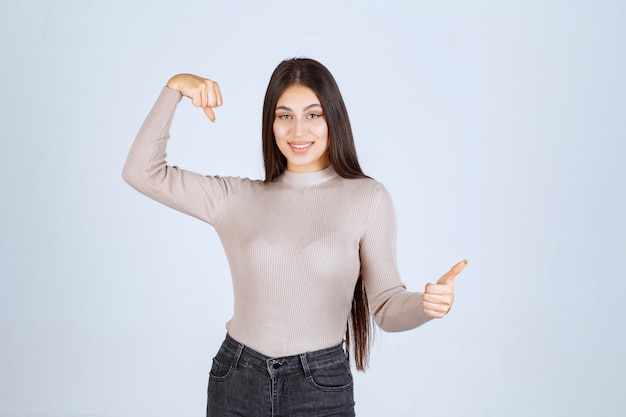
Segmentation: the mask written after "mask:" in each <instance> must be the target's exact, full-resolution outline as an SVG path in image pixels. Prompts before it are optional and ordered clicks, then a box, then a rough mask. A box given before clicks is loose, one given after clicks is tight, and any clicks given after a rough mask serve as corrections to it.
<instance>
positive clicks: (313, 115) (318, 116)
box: [309, 113, 322, 119]
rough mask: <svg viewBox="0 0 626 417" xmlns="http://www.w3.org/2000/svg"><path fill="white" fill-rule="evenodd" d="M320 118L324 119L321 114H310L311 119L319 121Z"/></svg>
mask: <svg viewBox="0 0 626 417" xmlns="http://www.w3.org/2000/svg"><path fill="white" fill-rule="evenodd" d="M320 117H322V115H321V114H315V113H311V114H309V119H319V118H320Z"/></svg>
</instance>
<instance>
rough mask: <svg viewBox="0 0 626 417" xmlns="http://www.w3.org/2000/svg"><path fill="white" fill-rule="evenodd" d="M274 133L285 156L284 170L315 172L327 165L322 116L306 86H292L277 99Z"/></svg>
mask: <svg viewBox="0 0 626 417" xmlns="http://www.w3.org/2000/svg"><path fill="white" fill-rule="evenodd" d="M274 136H275V137H276V145H278V149H280V151H281V153H282V154H283V155H285V158H287V170H289V171H294V172H310V171H319V170H322V169H324V168H326V167H327V166H329V165H330V158H329V157H328V145H329V143H328V125H327V124H326V117H325V116H324V111H323V109H322V105H321V104H320V101H319V99H318V98H317V96H316V95H315V93H314V92H313V90H311V89H310V88H308V87H305V86H303V85H299V84H296V85H292V86H291V87H288V88H287V89H286V90H285V91H284V92H283V94H282V95H281V96H280V97H279V98H278V101H277V102H276V110H275V117H274Z"/></svg>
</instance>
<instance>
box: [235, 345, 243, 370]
mask: <svg viewBox="0 0 626 417" xmlns="http://www.w3.org/2000/svg"><path fill="white" fill-rule="evenodd" d="M243 348H244V345H242V344H241V343H239V347H238V348H237V353H236V354H235V357H234V358H233V369H237V365H239V358H241V354H242V353H243Z"/></svg>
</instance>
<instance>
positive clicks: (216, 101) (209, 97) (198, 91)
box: [167, 74, 222, 122]
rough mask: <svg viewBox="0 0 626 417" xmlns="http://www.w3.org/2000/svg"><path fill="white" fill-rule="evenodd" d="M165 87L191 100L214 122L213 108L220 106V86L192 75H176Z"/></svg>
mask: <svg viewBox="0 0 626 417" xmlns="http://www.w3.org/2000/svg"><path fill="white" fill-rule="evenodd" d="M167 87H169V88H171V89H173V90H176V91H178V92H179V93H181V94H182V95H183V96H185V97H189V99H191V103H192V104H193V105H194V106H196V107H201V108H202V110H203V111H204V113H205V114H206V115H207V117H208V118H209V119H211V121H212V122H214V121H215V113H214V112H213V108H215V107H219V106H221V105H222V93H221V92H220V86H219V85H218V84H217V83H216V82H215V81H212V80H209V79H207V78H202V77H198V76H197V75H193V74H177V75H174V76H173V77H172V78H170V80H169V81H168V82H167Z"/></svg>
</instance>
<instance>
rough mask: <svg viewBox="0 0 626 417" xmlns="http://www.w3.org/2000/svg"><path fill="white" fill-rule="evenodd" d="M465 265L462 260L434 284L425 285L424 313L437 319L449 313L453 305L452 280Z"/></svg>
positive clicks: (464, 261) (465, 262)
mask: <svg viewBox="0 0 626 417" xmlns="http://www.w3.org/2000/svg"><path fill="white" fill-rule="evenodd" d="M465 265H467V261H466V260H463V261H461V262H459V263H458V264H456V265H454V266H453V267H452V269H450V270H449V271H448V272H446V273H445V274H443V276H442V277H441V278H439V281H437V283H436V284H426V288H425V290H424V297H423V302H422V303H423V306H424V313H426V314H427V315H429V316H430V317H433V318H436V319H439V318H441V317H443V316H445V315H446V314H448V312H449V311H450V308H452V303H454V279H455V278H456V276H457V275H459V274H460V273H461V271H462V270H463V268H465Z"/></svg>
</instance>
